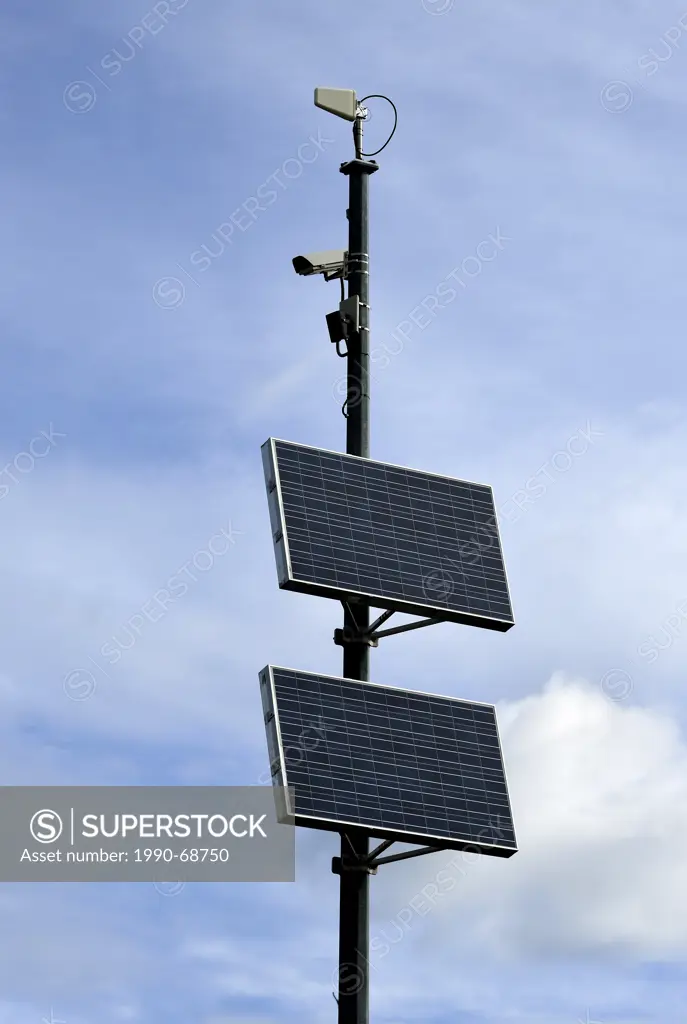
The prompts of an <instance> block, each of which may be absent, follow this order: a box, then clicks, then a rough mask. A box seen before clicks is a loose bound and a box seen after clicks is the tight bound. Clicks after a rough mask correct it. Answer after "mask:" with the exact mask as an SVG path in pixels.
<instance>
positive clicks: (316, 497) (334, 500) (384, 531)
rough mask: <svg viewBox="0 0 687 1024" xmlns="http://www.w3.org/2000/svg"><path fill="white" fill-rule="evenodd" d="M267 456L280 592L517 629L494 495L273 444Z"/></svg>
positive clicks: (465, 485)
mask: <svg viewBox="0 0 687 1024" xmlns="http://www.w3.org/2000/svg"><path fill="white" fill-rule="evenodd" d="M262 453H263V465H264V468H265V480H266V483H267V491H268V498H269V507H270V520H271V523H272V534H273V538H274V543H275V553H276V558H277V571H278V576H279V586H280V587H282V588H284V589H286V590H297V591H301V592H303V593H309V594H317V595H319V596H321V597H333V598H336V599H338V600H342V599H345V598H346V597H347V596H350V597H353V598H356V597H357V598H358V599H366V600H367V601H368V603H369V604H371V605H373V606H374V607H376V608H383V609H390V610H393V611H398V612H409V613H411V614H414V615H422V616H427V617H430V618H436V617H441V618H442V619H446V620H448V621H451V622H460V623H464V624H466V625H471V626H484V627H486V628H487V629H497V630H501V631H505V630H507V629H510V627H511V626H512V625H513V612H512V609H511V603H510V595H509V592H508V582H507V579H506V570H505V567H504V564H503V555H502V553H501V543H500V539H499V531H498V524H497V521H496V510H495V507H494V498H493V494H492V490H491V487H489V486H487V485H486V484H475V483H469V482H468V481H465V480H454V479H452V478H451V477H444V476H436V475H434V474H432V473H420V472H418V471H417V470H412V469H404V468H402V467H400V466H392V465H389V464H387V463H384V462H374V461H372V460H371V459H362V458H359V457H358V456H356V455H342V454H340V453H338V452H330V451H326V450H324V449H322V448H311V447H309V446H307V445H299V444H293V443H292V442H290V441H278V440H275V439H274V438H270V439H269V440H268V441H266V442H265V444H264V445H263V446H262Z"/></svg>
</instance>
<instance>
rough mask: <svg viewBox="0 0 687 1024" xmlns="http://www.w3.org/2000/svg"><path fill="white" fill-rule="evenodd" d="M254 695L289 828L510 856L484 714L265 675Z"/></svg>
mask: <svg viewBox="0 0 687 1024" xmlns="http://www.w3.org/2000/svg"><path fill="white" fill-rule="evenodd" d="M261 685H262V690H263V706H264V708H265V709H266V711H267V713H268V715H269V714H271V713H274V718H273V719H271V720H270V724H269V725H268V742H269V743H270V754H271V757H272V756H273V752H274V751H277V750H278V751H279V754H278V759H279V761H280V764H281V768H282V773H281V776H280V780H281V784H283V785H288V786H293V787H294V790H295V807H294V808H292V809H291V810H292V812H295V815H296V823H297V824H304V825H310V826H312V827H318V828H330V829H334V830H338V829H340V828H341V827H342V826H343V825H350V826H358V827H360V828H364V829H365V831H367V832H368V833H369V834H370V835H376V836H380V837H382V838H384V837H387V836H389V833H390V832H392V833H395V834H397V835H398V837H399V838H401V839H402V840H403V841H405V842H421V843H423V844H424V843H427V844H429V845H440V846H447V847H453V848H457V849H463V848H465V847H466V846H468V845H477V846H479V847H480V848H481V849H482V850H483V852H485V853H493V854H495V855H498V856H510V855H511V854H512V853H515V852H516V848H517V847H516V842H515V833H514V830H513V823H512V816H511V810H510V802H509V798H508V790H507V785H506V779H505V773H504V768H503V761H502V756H501V750H500V744H499V739H498V731H497V726H496V718H495V713H494V709H493V708H492V707H490V706H488V705H481V704H474V703H471V702H468V701H458V700H455V699H452V698H448V697H434V696H430V695H423V694H416V693H412V692H410V691H403V690H397V689H395V688H392V687H386V686H379V685H376V684H374V683H362V682H358V681H355V680H346V679H340V678H335V677H330V676H320V675H315V674H312V673H304V672H297V671H295V670H292V669H281V668H274V667H272V666H268V668H266V669H265V670H264V671H263V673H261ZM313 723H314V724H313ZM270 728H271V729H272V733H271V737H270ZM305 728H309V729H310V731H311V734H312V735H313V736H317V741H316V742H312V743H305V742H303V739H302V737H303V734H304V731H305Z"/></svg>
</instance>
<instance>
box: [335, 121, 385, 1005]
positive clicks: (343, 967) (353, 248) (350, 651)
mask: <svg viewBox="0 0 687 1024" xmlns="http://www.w3.org/2000/svg"><path fill="white" fill-rule="evenodd" d="M362 131H363V118H362V117H358V118H356V120H355V122H354V126H353V138H354V142H355V153H356V159H355V160H350V161H349V162H348V163H344V164H342V165H341V167H340V170H341V173H342V174H346V175H348V184H349V205H348V211H347V216H348V296H349V298H350V297H352V296H354V295H357V296H358V299H359V302H360V313H359V330H358V331H357V332H356V333H355V334H354V335H353V336H351V337H349V338H348V339H347V348H348V389H347V399H346V414H347V417H348V418H347V420H346V451H347V453H348V454H349V455H361V456H362V457H363V458H365V459H369V457H370V330H369V327H370V307H369V301H370V299H369V295H370V291H369V288H370V284H369V238H368V211H369V206H368V194H369V193H368V183H369V176H370V174H372V173H373V172H374V171H376V170H377V169H378V166H377V163H376V162H375V161H366V160H365V159H363V157H362ZM369 624H370V609H369V607H368V606H367V605H361V604H353V605H351V606H350V612H348V611H346V612H344V636H348V637H350V636H352V635H355V634H357V633H359V632H360V631H361V629H362V630H364V629H367V628H368V626H369ZM343 649H344V656H343V674H344V676H345V677H346V678H347V679H362V680H368V679H369V678H370V673H369V661H370V648H369V646H368V644H367V643H356V642H347V643H345V644H344V648H343ZM368 852H369V837H368V836H366V835H362V836H361V835H359V834H358V835H353V834H349V833H342V834H341V860H340V865H341V874H340V897H339V902H340V905H339V997H338V1006H339V1024H368V1019H369V977H368V973H369V971H368V968H369V955H368V954H369V881H370V876H369V874H368V872H367V870H364V869H363V870H355V868H354V865H355V863H356V861H359V859H360V858H363V857H367V854H368Z"/></svg>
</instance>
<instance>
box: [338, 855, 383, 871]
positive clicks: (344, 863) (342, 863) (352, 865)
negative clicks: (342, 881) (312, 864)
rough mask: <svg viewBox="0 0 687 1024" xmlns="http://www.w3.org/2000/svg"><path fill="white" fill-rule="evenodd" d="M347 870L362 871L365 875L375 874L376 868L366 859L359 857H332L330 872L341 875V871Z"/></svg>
mask: <svg viewBox="0 0 687 1024" xmlns="http://www.w3.org/2000/svg"><path fill="white" fill-rule="evenodd" d="M344 871H345V872H348V871H358V872H360V871H362V872H363V873H364V874H366V875H376V874H377V868H376V867H372V865H371V864H370V863H369V862H368V861H366V860H360V859H359V858H357V857H356V858H353V857H350V858H349V857H344V858H343V859H342V858H341V857H332V873H333V874H335V875H341V874H343V872H344Z"/></svg>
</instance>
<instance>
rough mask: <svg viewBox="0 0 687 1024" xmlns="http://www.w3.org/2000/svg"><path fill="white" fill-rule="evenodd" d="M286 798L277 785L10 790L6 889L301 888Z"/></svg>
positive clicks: (3, 807) (1, 793)
mask: <svg viewBox="0 0 687 1024" xmlns="http://www.w3.org/2000/svg"><path fill="white" fill-rule="evenodd" d="M281 795H282V794H277V793H276V792H275V790H274V789H273V787H271V786H270V787H265V786H3V787H0V882H157V883H179V884H180V883H182V882H293V881H295V873H296V869H295V828H294V826H293V823H292V822H291V823H287V824H282V823H281V822H278V821H277V816H276V810H275V796H281ZM283 795H286V794H283ZM280 802H281V801H280Z"/></svg>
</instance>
